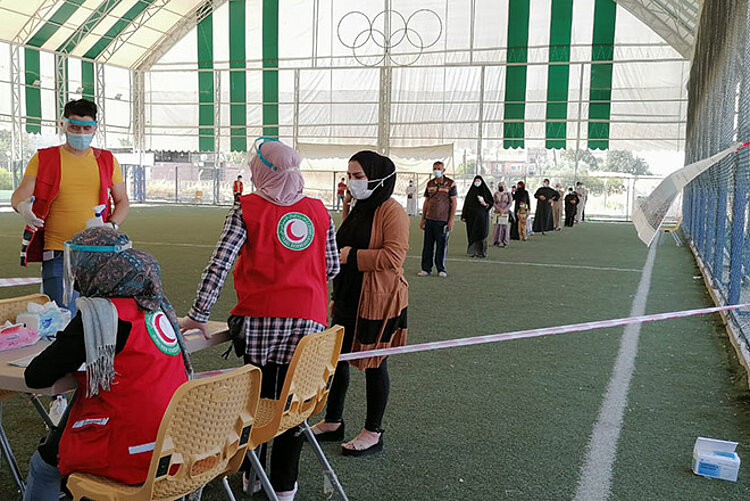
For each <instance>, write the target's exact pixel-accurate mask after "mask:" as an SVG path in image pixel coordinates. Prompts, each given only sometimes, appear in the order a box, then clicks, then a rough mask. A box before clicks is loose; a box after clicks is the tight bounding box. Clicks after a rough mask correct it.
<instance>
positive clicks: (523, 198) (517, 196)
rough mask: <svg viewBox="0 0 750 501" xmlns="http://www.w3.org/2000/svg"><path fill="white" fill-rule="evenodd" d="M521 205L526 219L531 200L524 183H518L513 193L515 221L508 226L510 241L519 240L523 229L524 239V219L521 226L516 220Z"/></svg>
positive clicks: (517, 219) (518, 220)
mask: <svg viewBox="0 0 750 501" xmlns="http://www.w3.org/2000/svg"><path fill="white" fill-rule="evenodd" d="M521 204H523V205H524V208H525V209H526V217H528V214H529V212H528V209H529V205H531V199H530V197H529V192H528V191H526V183H524V182H523V181H518V184H517V187H516V190H515V192H514V193H513V214H515V216H516V217H515V221H514V222H513V223H512V224H511V225H510V238H511V240H521V235H520V233H521V229H522V228H523V234H524V238H523V239H524V240H525V237H526V219H524V220H523V224H521V221H520V219H519V218H518V211H519V210H520V209H521Z"/></svg>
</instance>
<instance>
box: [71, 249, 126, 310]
mask: <svg viewBox="0 0 750 501" xmlns="http://www.w3.org/2000/svg"><path fill="white" fill-rule="evenodd" d="M132 247H133V244H132V242H130V240H128V242H127V243H125V244H118V245H78V244H74V243H72V242H71V241H70V240H68V241H67V242H65V253H64V266H63V302H64V304H68V303H70V301H71V300H72V299H73V289H74V288H75V284H76V274H77V273H80V272H81V271H82V270H85V269H86V267H87V265H89V264H91V263H97V264H98V263H99V262H101V261H102V259H101V258H102V257H105V258H106V256H105V254H104V253H110V254H114V253H118V252H122V251H124V250H127V249H130V248H132ZM79 292H80V291H79Z"/></svg>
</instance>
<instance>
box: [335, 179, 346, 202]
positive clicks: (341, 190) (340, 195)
mask: <svg viewBox="0 0 750 501" xmlns="http://www.w3.org/2000/svg"><path fill="white" fill-rule="evenodd" d="M345 198H346V180H345V179H344V178H343V177H342V178H341V181H339V184H338V185H337V186H336V210H339V205H340V204H344V203H345Z"/></svg>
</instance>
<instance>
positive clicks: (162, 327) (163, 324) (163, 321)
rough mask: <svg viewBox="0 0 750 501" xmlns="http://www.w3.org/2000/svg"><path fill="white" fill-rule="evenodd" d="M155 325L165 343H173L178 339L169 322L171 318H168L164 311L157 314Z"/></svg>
mask: <svg viewBox="0 0 750 501" xmlns="http://www.w3.org/2000/svg"><path fill="white" fill-rule="evenodd" d="M154 327H155V328H156V332H158V333H159V337H161V339H162V341H164V342H165V343H167V344H173V343H174V342H175V341H176V340H177V337H176V335H175V333H174V329H173V328H172V326H171V325H170V324H169V319H167V316H166V315H165V314H164V313H159V314H157V315H156V318H154Z"/></svg>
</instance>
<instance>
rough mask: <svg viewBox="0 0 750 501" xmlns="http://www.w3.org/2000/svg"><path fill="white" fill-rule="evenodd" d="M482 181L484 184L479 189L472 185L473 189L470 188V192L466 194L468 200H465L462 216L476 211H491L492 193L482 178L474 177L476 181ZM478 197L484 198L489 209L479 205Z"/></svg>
mask: <svg viewBox="0 0 750 501" xmlns="http://www.w3.org/2000/svg"><path fill="white" fill-rule="evenodd" d="M477 179H478V180H480V181H482V184H481V185H480V186H479V187H477V186H474V183H473V182H472V183H471V188H469V192H468V193H466V198H465V199H464V208H463V211H462V212H461V214H464V215H465V214H468V213H469V212H474V211H484V212H486V211H489V210H490V208H491V207H492V204H493V200H494V199H493V198H492V192H491V191H490V189H489V188H488V187H487V184H486V183H485V182H484V179H483V178H482V176H474V181H475V182H476V180H477ZM478 196H480V197H482V198H484V201H485V203H486V204H487V207H484V206H483V205H482V204H480V203H479V199H478V198H477V197H478Z"/></svg>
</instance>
